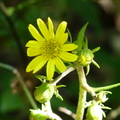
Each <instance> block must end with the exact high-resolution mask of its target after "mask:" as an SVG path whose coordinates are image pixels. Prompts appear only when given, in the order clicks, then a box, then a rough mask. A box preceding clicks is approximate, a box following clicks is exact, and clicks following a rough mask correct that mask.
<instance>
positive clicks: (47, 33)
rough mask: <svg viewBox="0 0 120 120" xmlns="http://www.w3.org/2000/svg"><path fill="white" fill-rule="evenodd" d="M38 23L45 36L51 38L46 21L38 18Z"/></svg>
mask: <svg viewBox="0 0 120 120" xmlns="http://www.w3.org/2000/svg"><path fill="white" fill-rule="evenodd" d="M37 24H38V27H39V29H40V31H41V33H42V34H43V36H44V37H45V38H46V39H47V40H48V39H49V38H50V33H49V31H48V28H47V26H46V25H45V23H44V22H43V21H42V19H40V18H39V19H37Z"/></svg>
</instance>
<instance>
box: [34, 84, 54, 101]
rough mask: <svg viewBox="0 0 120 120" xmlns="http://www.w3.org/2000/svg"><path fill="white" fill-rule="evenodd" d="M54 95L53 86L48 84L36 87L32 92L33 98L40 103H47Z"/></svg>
mask: <svg viewBox="0 0 120 120" xmlns="http://www.w3.org/2000/svg"><path fill="white" fill-rule="evenodd" d="M53 94H54V86H53V85H52V84H48V83H42V85H40V86H39V87H36V89H35V91H34V97H35V99H36V100H37V101H39V102H40V103H45V102H47V101H49V100H50V99H51V98H52V96H53Z"/></svg>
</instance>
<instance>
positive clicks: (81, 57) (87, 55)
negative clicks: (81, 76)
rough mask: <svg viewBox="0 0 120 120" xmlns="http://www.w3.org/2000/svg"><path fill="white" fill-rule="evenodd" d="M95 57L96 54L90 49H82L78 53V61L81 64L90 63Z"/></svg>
mask: <svg viewBox="0 0 120 120" xmlns="http://www.w3.org/2000/svg"><path fill="white" fill-rule="evenodd" d="M93 58H94V55H93V53H92V51H91V50H90V49H82V50H81V51H80V52H79V54H78V62H79V63H80V65H81V66H87V65H89V64H90V63H91V62H92V60H93Z"/></svg>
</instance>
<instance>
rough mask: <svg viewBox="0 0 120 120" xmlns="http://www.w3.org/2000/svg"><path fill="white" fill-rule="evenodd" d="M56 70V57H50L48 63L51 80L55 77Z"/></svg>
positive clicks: (48, 76)
mask: <svg viewBox="0 0 120 120" xmlns="http://www.w3.org/2000/svg"><path fill="white" fill-rule="evenodd" d="M54 71H55V65H54V59H52V58H51V59H50V60H49V61H48V63H47V71H46V72H47V78H48V80H51V79H52V78H53V75H54Z"/></svg>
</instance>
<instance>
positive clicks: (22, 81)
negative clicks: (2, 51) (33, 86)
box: [0, 63, 38, 109]
mask: <svg viewBox="0 0 120 120" xmlns="http://www.w3.org/2000/svg"><path fill="white" fill-rule="evenodd" d="M0 67H2V68H5V69H8V70H10V71H12V72H13V73H14V74H15V75H16V77H17V78H18V80H19V82H20V83H21V85H22V87H23V90H24V92H25V94H26V96H27V98H28V100H29V102H30V104H31V105H32V107H33V108H34V109H37V108H38V107H37V105H36V103H35V101H34V99H33V97H32V96H31V94H30V92H29V90H28V88H27V86H26V84H25V82H24V80H23V78H22V76H21V75H20V72H19V71H18V70H17V69H16V68H15V67H13V66H10V65H7V64H4V63H0Z"/></svg>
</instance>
